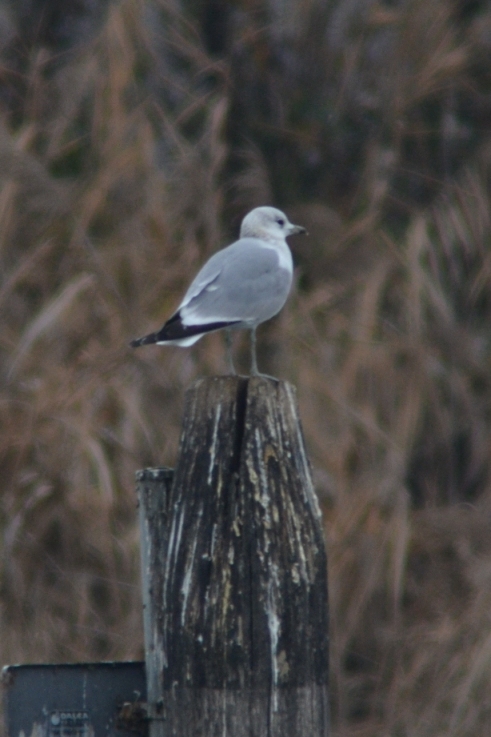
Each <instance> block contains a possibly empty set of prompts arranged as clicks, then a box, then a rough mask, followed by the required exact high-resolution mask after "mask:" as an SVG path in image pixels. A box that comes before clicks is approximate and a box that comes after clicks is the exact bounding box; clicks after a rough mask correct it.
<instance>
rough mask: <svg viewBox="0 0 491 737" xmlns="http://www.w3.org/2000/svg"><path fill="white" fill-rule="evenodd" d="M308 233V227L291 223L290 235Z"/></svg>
mask: <svg viewBox="0 0 491 737" xmlns="http://www.w3.org/2000/svg"><path fill="white" fill-rule="evenodd" d="M300 234H302V235H308V231H307V229H306V228H303V227H302V226H301V225H292V224H291V223H290V225H289V226H288V235H300Z"/></svg>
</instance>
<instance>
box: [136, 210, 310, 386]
mask: <svg viewBox="0 0 491 737" xmlns="http://www.w3.org/2000/svg"><path fill="white" fill-rule="evenodd" d="M306 232H307V231H306V230H305V228H303V227H302V226H301V225H292V223H290V221H289V220H288V218H287V216H286V215H285V214H284V213H283V212H281V210H277V209H276V208H274V207H256V208H255V209H254V210H251V212H250V213H249V214H248V215H246V216H245V218H244V219H243V221H242V224H241V227H240V236H239V240H238V241H235V242H234V243H232V244H231V245H230V246H227V247H226V248H223V249H222V250H221V251H217V253H215V254H214V255H213V256H212V257H211V258H210V259H209V260H208V261H207V262H206V263H205V264H204V266H203V267H202V268H201V270H200V271H199V272H198V274H197V275H196V277H195V278H194V279H193V281H192V282H191V284H190V286H189V289H188V290H187V292H186V294H185V295H184V299H183V300H182V302H181V304H180V305H179V307H178V308H177V310H176V311H175V312H174V314H173V315H172V316H171V317H170V318H169V319H168V320H167V322H166V323H165V325H164V326H163V327H162V328H161V329H160V330H158V331H157V332H154V333H149V334H148V335H145V336H143V338H137V339H136V340H132V341H131V343H130V345H131V346H132V347H133V348H138V347H139V346H142V345H148V344H151V343H156V344H157V345H178V346H181V347H187V346H190V345H193V343H196V342H197V341H198V340H199V339H200V338H202V337H203V335H206V333H211V332H215V331H217V330H225V331H226V338H227V351H228V357H229V363H230V369H231V372H232V373H234V374H235V368H234V365H233V361H232V355H231V331H232V330H244V329H245V330H250V332H251V375H252V376H263V374H260V373H259V371H258V366H257V356H256V328H257V326H258V325H260V324H261V323H262V322H265V321H266V320H269V319H270V318H272V317H274V316H275V315H277V314H278V312H279V311H280V310H281V308H282V307H283V305H284V304H285V302H286V299H287V297H288V294H289V292H290V288H291V284H292V275H293V262H292V255H291V252H290V249H289V247H288V244H287V242H286V238H287V237H288V236H289V235H295V234H297V233H306Z"/></svg>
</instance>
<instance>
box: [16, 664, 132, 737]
mask: <svg viewBox="0 0 491 737" xmlns="http://www.w3.org/2000/svg"><path fill="white" fill-rule="evenodd" d="M2 685H3V692H4V693H3V697H4V714H5V726H6V737H125V736H128V735H132V737H136V735H137V734H138V733H139V734H144V732H145V728H144V727H145V724H144V720H142V721H141V722H140V723H138V722H136V723H135V722H133V724H131V722H130V721H125V719H124V713H125V712H126V713H131V712H133V711H134V710H133V709H132V706H133V705H136V704H138V703H144V702H145V701H146V681H145V663H140V662H130V663H80V664H78V663H77V664H74V665H8V666H6V667H5V668H4V669H3V672H2ZM125 705H126V706H125ZM123 707H125V708H124V709H123ZM122 709H123V717H122V716H121V712H122ZM136 712H138V709H136Z"/></svg>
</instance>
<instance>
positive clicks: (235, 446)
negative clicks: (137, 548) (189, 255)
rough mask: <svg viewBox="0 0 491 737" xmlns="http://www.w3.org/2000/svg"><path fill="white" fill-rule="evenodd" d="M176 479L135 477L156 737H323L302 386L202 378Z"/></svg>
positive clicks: (315, 557) (319, 566)
mask: <svg viewBox="0 0 491 737" xmlns="http://www.w3.org/2000/svg"><path fill="white" fill-rule="evenodd" d="M171 479H172V474H171V472H169V471H168V470H163V469H155V470H154V471H152V470H147V471H144V472H140V473H139V476H138V486H139V495H140V509H141V515H140V519H141V523H142V546H143V548H144V551H145V552H144V554H143V571H144V588H145V593H144V599H145V639H146V662H147V688H148V701H149V709H150V718H151V727H150V735H151V737H170V736H171V735H172V736H173V737H174V736H175V737H191V736H193V737H195V736H196V737H198V735H199V736H200V737H218V736H219V735H229V736H230V735H233V736H234V737H246V736H247V737H320V736H322V737H326V736H327V735H328V719H329V713H328V693H327V677H328V620H327V566H326V554H325V547H324V539H323V532H322V524H321V516H320V511H319V507H318V503H317V499H316V496H315V492H314V489H313V486H312V481H311V476H310V470H309V463H308V460H307V457H306V454H305V447H304V442H303V437H302V433H301V429H300V423H299V419H298V414H297V406H296V400H295V395H294V390H293V388H292V387H291V386H290V385H289V384H287V383H285V382H276V381H273V380H269V379H266V378H250V379H244V378H240V377H219V378H211V379H202V380H199V381H197V382H196V383H195V384H194V386H193V387H192V388H191V389H190V390H189V391H188V392H187V395H186V405H185V412H184V421H183V429H182V436H181V444H180V455H179V459H178V462H177V467H176V470H175V474H174V478H173V481H172V486H171ZM145 541H146V542H145Z"/></svg>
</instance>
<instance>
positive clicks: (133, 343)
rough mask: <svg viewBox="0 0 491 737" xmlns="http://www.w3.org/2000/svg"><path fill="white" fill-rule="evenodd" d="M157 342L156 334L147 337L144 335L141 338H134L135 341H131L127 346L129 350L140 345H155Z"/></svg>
mask: <svg viewBox="0 0 491 737" xmlns="http://www.w3.org/2000/svg"><path fill="white" fill-rule="evenodd" d="M157 340H158V338H157V333H150V334H149V335H144V336H143V338H135V340H131V341H130V343H129V345H130V346H131V348H139V347H140V346H141V345H149V344H150V343H156V342H157Z"/></svg>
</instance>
